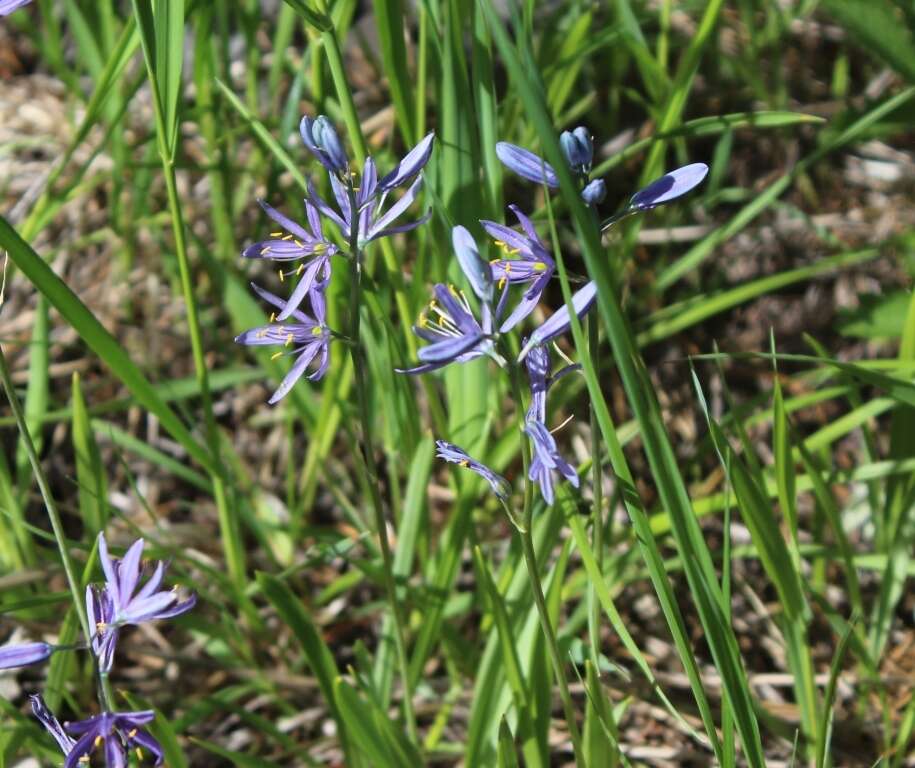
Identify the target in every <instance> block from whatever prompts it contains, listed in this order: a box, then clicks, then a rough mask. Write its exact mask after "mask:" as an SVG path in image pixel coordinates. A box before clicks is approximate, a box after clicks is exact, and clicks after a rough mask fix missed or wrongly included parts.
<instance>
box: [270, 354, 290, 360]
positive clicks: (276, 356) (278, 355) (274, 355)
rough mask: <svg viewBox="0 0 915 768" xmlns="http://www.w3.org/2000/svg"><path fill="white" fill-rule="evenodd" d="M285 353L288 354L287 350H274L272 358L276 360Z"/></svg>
mask: <svg viewBox="0 0 915 768" xmlns="http://www.w3.org/2000/svg"><path fill="white" fill-rule="evenodd" d="M285 354H286V353H285V352H274V353H273V354H272V355H270V359H271V360H276V359H277V358H279V357H282V356H283V355H285Z"/></svg>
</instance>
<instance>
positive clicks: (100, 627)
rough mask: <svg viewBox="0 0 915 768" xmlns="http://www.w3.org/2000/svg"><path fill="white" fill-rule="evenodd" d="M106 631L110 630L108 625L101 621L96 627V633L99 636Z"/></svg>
mask: <svg viewBox="0 0 915 768" xmlns="http://www.w3.org/2000/svg"><path fill="white" fill-rule="evenodd" d="M106 629H108V625H107V624H106V623H105V622H104V621H99V622H97V623H96V625H95V631H96V632H98V633H99V634H102V633H103V632H104V631H105V630H106Z"/></svg>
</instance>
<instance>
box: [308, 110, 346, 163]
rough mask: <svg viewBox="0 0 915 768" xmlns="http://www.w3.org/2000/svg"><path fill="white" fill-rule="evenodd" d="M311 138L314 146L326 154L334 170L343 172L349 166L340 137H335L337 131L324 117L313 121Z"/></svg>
mask: <svg viewBox="0 0 915 768" xmlns="http://www.w3.org/2000/svg"><path fill="white" fill-rule="evenodd" d="M312 136H313V137H314V140H315V144H317V145H318V147H320V148H321V149H323V150H324V151H325V152H326V153H327V156H328V158H330V161H331V163H332V164H333V166H334V169H335V170H337V171H341V172H342V171H345V170H346V169H347V167H348V165H349V161H348V160H347V157H346V152H345V151H344V149H343V143H342V142H341V141H340V137H339V136H338V135H337V131H336V130H335V129H334V126H333V124H332V123H331V122H330V120H328V119H327V118H326V117H325V116H324V115H320V116H319V117H318V119H317V120H315V122H314V126H313V127H312Z"/></svg>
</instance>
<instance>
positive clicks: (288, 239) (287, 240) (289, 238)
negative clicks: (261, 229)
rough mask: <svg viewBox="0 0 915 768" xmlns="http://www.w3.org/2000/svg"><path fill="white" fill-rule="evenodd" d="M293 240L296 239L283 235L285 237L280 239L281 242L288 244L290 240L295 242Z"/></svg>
mask: <svg viewBox="0 0 915 768" xmlns="http://www.w3.org/2000/svg"><path fill="white" fill-rule="evenodd" d="M293 239H294V238H293V236H292V235H283V236H282V237H281V238H280V240H285V241H286V242H287V243H288V242H289V241H290V240H293Z"/></svg>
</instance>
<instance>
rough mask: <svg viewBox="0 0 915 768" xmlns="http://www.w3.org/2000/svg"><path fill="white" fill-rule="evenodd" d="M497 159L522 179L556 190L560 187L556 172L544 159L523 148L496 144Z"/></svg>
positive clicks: (505, 143)
mask: <svg viewBox="0 0 915 768" xmlns="http://www.w3.org/2000/svg"><path fill="white" fill-rule="evenodd" d="M496 157H498V158H499V160H501V161H502V165H504V166H505V167H506V168H508V169H509V170H510V171H514V172H515V173H517V174H518V175H519V176H520V177H521V178H523V179H527V180H528V181H533V182H534V183H535V184H546V185H547V186H548V187H553V188H554V189H555V188H556V187H558V186H559V179H558V178H556V171H554V170H553V167H552V166H551V165H550V164H549V163H548V162H547V161H546V160H544V159H543V158H541V157H538V156H537V155H535V154H534V153H533V152H530V151H528V150H526V149H524V148H523V147H519V146H516V145H515V144H509V143H508V142H507V141H500V142H498V143H497V144H496Z"/></svg>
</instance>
